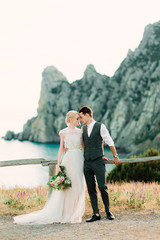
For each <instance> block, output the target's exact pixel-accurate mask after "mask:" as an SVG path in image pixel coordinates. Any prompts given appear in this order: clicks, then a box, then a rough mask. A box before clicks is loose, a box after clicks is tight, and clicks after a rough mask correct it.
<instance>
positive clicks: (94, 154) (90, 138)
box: [14, 106, 120, 225]
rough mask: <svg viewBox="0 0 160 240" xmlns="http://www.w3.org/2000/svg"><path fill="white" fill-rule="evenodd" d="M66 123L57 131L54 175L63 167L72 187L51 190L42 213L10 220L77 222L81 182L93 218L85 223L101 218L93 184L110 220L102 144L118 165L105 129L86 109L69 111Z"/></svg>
mask: <svg viewBox="0 0 160 240" xmlns="http://www.w3.org/2000/svg"><path fill="white" fill-rule="evenodd" d="M80 121H81V122H82V123H83V124H84V126H83V127H82V129H79V128H77V126H78V125H79V124H80ZM66 124H67V127H66V128H64V129H62V130H60V132H59V135H60V148H59V153H58V164H57V173H58V172H59V171H60V167H59V166H60V164H61V165H63V166H65V167H66V174H67V177H68V178H69V179H70V180H71V182H72V187H71V188H69V189H66V190H62V191H58V190H53V191H52V194H51V196H50V197H49V199H48V201H47V203H46V204H45V206H44V208H43V209H42V210H39V211H36V212H32V213H29V214H25V215H19V216H16V217H14V222H15V223H17V224H27V225H28V224H30V225H37V224H52V223H80V222H81V221H82V216H83V214H84V210H85V180H86V184H87V189H88V193H89V197H90V201H91V205H92V209H93V216H92V217H91V218H90V219H87V220H86V222H94V221H98V220H100V219H101V216H100V214H99V209H98V200H97V191H96V181H97V184H98V188H99V190H100V192H101V197H102V200H103V203H104V206H105V211H106V217H107V219H109V220H113V219H114V215H113V214H112V213H111V212H110V209H109V196H108V191H107V190H108V189H107V186H106V179H105V163H104V159H105V158H104V157H103V141H104V142H105V143H106V144H107V145H109V147H110V149H111V151H112V154H113V163H114V164H118V163H119V162H120V160H119V158H118V155H117V152H116V149H115V146H114V142H113V140H112V138H111V136H110V134H109V132H108V130H107V128H106V126H105V125H104V124H101V123H99V122H96V121H95V120H94V119H93V113H92V109H91V108H89V107H86V106H84V107H82V108H81V109H80V110H79V112H76V111H69V112H68V113H67V115H66ZM82 150H83V151H82ZM64 152H65V154H64V156H63V153H64ZM62 156H63V157H62ZM84 176H85V179H84Z"/></svg>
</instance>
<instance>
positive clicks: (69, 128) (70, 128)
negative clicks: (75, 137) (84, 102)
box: [67, 127, 78, 130]
mask: <svg viewBox="0 0 160 240" xmlns="http://www.w3.org/2000/svg"><path fill="white" fill-rule="evenodd" d="M67 129H69V130H77V129H78V128H76V127H75V128H70V127H67Z"/></svg>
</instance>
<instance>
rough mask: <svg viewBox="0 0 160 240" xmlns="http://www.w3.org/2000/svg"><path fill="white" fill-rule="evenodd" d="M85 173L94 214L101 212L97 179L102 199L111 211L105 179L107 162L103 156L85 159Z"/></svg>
mask: <svg viewBox="0 0 160 240" xmlns="http://www.w3.org/2000/svg"><path fill="white" fill-rule="evenodd" d="M84 175H85V179H86V184H87V188H88V193H89V196H90V200H91V205H92V209H93V214H96V213H99V209H98V200H97V191H96V180H97V183H98V188H99V190H100V192H101V196H102V200H103V203H104V206H105V211H106V213H108V212H109V196H108V191H107V190H108V188H107V185H106V179H105V163H104V160H103V159H102V157H101V158H97V159H94V160H85V161H84Z"/></svg>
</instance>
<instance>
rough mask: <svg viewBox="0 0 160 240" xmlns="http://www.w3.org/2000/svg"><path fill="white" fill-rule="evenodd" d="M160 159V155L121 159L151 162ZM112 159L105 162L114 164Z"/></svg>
mask: <svg viewBox="0 0 160 240" xmlns="http://www.w3.org/2000/svg"><path fill="white" fill-rule="evenodd" d="M155 160H160V156H154V157H143V158H123V159H120V163H138V162H149V161H155ZM112 161H113V160H111V159H109V160H108V161H106V160H105V164H112Z"/></svg>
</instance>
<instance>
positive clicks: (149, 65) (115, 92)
mask: <svg viewBox="0 0 160 240" xmlns="http://www.w3.org/2000/svg"><path fill="white" fill-rule="evenodd" d="M84 105H87V106H90V107H91V108H92V109H93V112H94V118H95V119H96V120H97V121H101V122H103V123H104V124H106V126H107V128H108V129H109V131H110V133H111V136H112V138H113V139H114V141H115V145H116V147H117V148H118V149H119V151H124V152H127V153H129V154H139V153H143V151H145V150H146V149H147V148H151V147H155V148H158V149H160V21H159V22H157V23H154V24H149V25H148V26H146V28H145V31H144V35H143V39H142V41H141V42H140V44H139V46H138V47H137V48H136V49H135V50H134V51H131V50H129V51H128V54H127V56H126V58H125V59H124V60H123V62H122V63H121V64H120V66H119V68H118V69H117V71H116V72H115V74H114V76H113V77H108V76H105V75H102V74H100V73H98V72H96V69H95V67H94V66H93V65H88V66H87V68H86V70H85V71H84V75H83V78H82V79H80V80H76V81H74V82H73V83H69V82H68V81H67V79H66V77H65V76H64V75H63V74H62V73H61V72H60V71H58V70H57V69H56V68H55V67H54V66H48V67H46V68H45V69H44V71H43V73H42V86H41V95H40V100H39V106H38V112H37V116H36V117H34V118H32V119H30V120H28V121H27V123H26V124H25V125H24V127H23V132H22V133H19V134H16V135H15V134H14V133H13V132H8V133H7V134H6V136H5V138H6V139H11V138H15V139H16V138H17V139H19V140H29V141H34V142H42V143H45V142H54V143H57V142H59V135H58V132H59V130H60V129H61V128H64V127H65V121H64V120H65V114H66V113H67V112H68V111H69V110H71V109H74V110H78V109H79V108H80V107H81V106H84Z"/></svg>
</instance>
